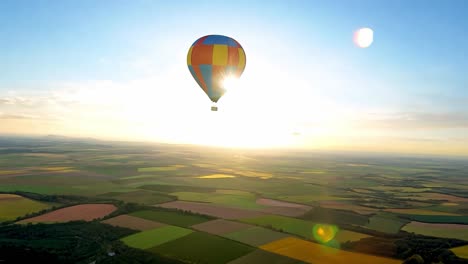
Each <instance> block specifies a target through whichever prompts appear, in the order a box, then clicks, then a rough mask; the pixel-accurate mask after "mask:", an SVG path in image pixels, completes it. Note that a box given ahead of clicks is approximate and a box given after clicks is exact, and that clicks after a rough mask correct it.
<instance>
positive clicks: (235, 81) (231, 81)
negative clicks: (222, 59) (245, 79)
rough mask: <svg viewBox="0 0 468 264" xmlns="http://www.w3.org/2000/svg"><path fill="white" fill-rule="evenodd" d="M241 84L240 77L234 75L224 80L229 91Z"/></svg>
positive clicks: (224, 86)
mask: <svg viewBox="0 0 468 264" xmlns="http://www.w3.org/2000/svg"><path fill="white" fill-rule="evenodd" d="M238 85H239V78H236V77H234V76H227V77H226V78H224V80H223V88H224V90H225V91H229V90H231V89H233V88H234V89H235V88H236V87H237V86H238Z"/></svg>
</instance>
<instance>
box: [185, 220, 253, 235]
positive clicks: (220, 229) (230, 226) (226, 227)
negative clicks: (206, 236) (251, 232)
mask: <svg viewBox="0 0 468 264" xmlns="http://www.w3.org/2000/svg"><path fill="white" fill-rule="evenodd" d="M250 227H252V226H250V225H247V224H243V223H238V222H233V221H227V220H223V219H216V220H212V221H208V222H204V223H201V224H197V225H193V226H192V228H193V229H196V230H199V231H203V232H206V233H210V234H214V235H223V234H227V233H232V232H236V231H239V230H243V229H247V228H250Z"/></svg>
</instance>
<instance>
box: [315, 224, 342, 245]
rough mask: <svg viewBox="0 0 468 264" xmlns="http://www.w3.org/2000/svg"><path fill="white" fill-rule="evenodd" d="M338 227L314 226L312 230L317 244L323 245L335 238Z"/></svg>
mask: <svg viewBox="0 0 468 264" xmlns="http://www.w3.org/2000/svg"><path fill="white" fill-rule="evenodd" d="M336 233H338V227H337V226H334V225H326V224H316V225H314V228H313V236H314V238H315V240H317V241H318V242H320V243H322V244H325V243H328V242H330V241H331V240H332V239H333V238H335V236H336Z"/></svg>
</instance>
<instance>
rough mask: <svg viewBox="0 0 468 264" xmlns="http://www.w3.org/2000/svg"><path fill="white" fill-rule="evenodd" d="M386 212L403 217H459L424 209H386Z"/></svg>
mask: <svg viewBox="0 0 468 264" xmlns="http://www.w3.org/2000/svg"><path fill="white" fill-rule="evenodd" d="M385 211H386V212H391V213H396V214H405V215H450V216H459V215H458V214H454V213H447V212H440V211H431V210H425V209H386V210H385Z"/></svg>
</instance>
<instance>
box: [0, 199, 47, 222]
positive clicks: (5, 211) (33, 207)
mask: <svg viewBox="0 0 468 264" xmlns="http://www.w3.org/2000/svg"><path fill="white" fill-rule="evenodd" d="M7 196H8V198H7ZM52 206H53V204H47V203H44V202H38V201H34V200H31V199H28V198H24V197H21V196H17V195H10V194H0V222H3V221H9V220H15V219H16V218H17V217H19V216H24V215H26V214H30V213H34V212H39V211H41V210H44V209H47V208H50V207H52Z"/></svg>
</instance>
